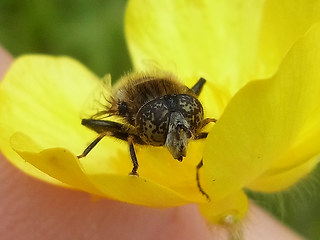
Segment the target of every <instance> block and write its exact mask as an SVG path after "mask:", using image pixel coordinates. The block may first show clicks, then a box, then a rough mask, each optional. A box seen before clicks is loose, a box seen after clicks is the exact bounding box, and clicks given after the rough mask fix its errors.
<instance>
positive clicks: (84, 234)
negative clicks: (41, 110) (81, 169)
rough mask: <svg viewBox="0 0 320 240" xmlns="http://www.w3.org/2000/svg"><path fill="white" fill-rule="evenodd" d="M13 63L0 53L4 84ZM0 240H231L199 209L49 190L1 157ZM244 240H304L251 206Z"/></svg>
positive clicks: (59, 189) (244, 230)
mask: <svg viewBox="0 0 320 240" xmlns="http://www.w3.org/2000/svg"><path fill="white" fill-rule="evenodd" d="M12 60H13V58H12V57H11V56H10V54H8V53H7V52H6V51H5V50H3V49H1V48H0V79H1V78H2V77H3V76H4V74H5V72H6V70H7V69H8V67H9V66H10V63H11V62H12ZM0 169H1V174H0V196H1V197H0V236H1V239H3V240H7V239H15V240H20V239H21V240H22V239H23V240H34V239H47V240H50V239H54V240H62V239H80V240H81V239H91V240H95V239H106V238H108V239H120V240H121V239H126V240H127V239H129V240H130V239H140V240H147V239H155V240H158V239H159V240H160V239H169V240H170V239H185V240H189V239H190V240H194V239H203V240H206V239H221V240H223V239H229V231H228V230H227V229H225V228H223V227H221V226H213V225H208V224H207V223H206V222H205V219H204V218H203V217H202V216H201V215H200V213H199V211H198V209H197V206H196V205H187V206H183V207H176V208H169V209H154V208H147V207H142V206H134V205H129V204H125V203H120V202H116V201H112V200H108V199H93V198H92V197H91V196H90V195H88V194H87V193H83V192H79V191H73V190H69V189H64V188H60V187H56V186H52V185H49V184H46V183H44V182H41V181H38V180H36V179H34V178H31V177H29V176H27V175H26V174H24V173H22V172H21V171H19V170H18V169H16V168H15V167H13V166H12V165H11V163H9V162H8V161H7V160H6V159H5V158H4V157H3V156H2V155H0ZM242 227H243V239H247V240H250V239H260V240H264V239H275V240H276V239H291V240H298V239H302V238H301V237H299V236H297V235H296V234H295V233H293V232H292V231H291V230H289V229H287V228H286V227H285V226H283V225H282V224H281V223H279V222H277V221H276V220H275V219H273V218H272V217H271V216H270V215H269V214H267V213H266V212H264V211H263V210H261V209H260V208H259V207H257V206H255V205H254V204H253V203H250V207H249V212H248V216H247V218H246V219H245V220H244V222H243V223H242Z"/></svg>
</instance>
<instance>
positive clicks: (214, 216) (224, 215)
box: [199, 191, 248, 225]
mask: <svg viewBox="0 0 320 240" xmlns="http://www.w3.org/2000/svg"><path fill="white" fill-rule="evenodd" d="M199 206H200V211H201V213H202V214H203V215H204V216H205V217H206V218H207V219H208V220H209V221H210V222H211V223H218V224H223V225H226V224H227V225H228V224H234V223H237V222H238V221H240V220H241V219H243V217H244V215H245V214H246V212H247V210H248V198H247V196H246V195H245V194H244V193H243V192H242V191H239V192H237V193H234V194H231V195H229V196H228V197H226V198H224V199H221V200H219V201H211V202H210V203H207V204H200V205H199Z"/></svg>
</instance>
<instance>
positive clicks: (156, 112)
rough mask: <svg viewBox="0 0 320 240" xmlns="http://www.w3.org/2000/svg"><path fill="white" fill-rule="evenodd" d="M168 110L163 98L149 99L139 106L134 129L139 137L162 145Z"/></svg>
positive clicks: (166, 127)
mask: <svg viewBox="0 0 320 240" xmlns="http://www.w3.org/2000/svg"><path fill="white" fill-rule="evenodd" d="M169 120H170V112H169V109H168V106H167V104H166V102H165V100H164V99H157V100H154V101H151V102H149V103H147V104H145V105H144V106H142V107H141V108H140V110H139V111H138V113H137V116H136V129H137V132H138V134H139V135H140V137H141V139H142V140H144V141H145V142H146V143H148V144H152V145H155V146H161V145H164V143H165V141H166V134H167V131H168V124H169Z"/></svg>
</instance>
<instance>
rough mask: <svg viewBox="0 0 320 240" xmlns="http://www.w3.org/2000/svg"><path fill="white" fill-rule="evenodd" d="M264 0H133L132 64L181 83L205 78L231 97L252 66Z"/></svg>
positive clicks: (130, 9)
mask: <svg viewBox="0 0 320 240" xmlns="http://www.w3.org/2000/svg"><path fill="white" fill-rule="evenodd" d="M263 3H264V1H263V0H261V1H260V0H259V1H257V0H251V1H241V0H239V1H205V0H200V1H188V0H182V1H171V0H163V1H148V0H131V1H129V4H128V8H127V12H126V21H125V23H126V36H127V40H128V45H129V50H130V52H131V56H132V58H133V63H134V66H135V68H136V69H146V68H148V65H149V66H150V65H151V67H155V66H156V67H159V68H161V69H166V70H168V71H172V72H174V73H177V74H178V75H179V76H181V78H182V79H183V80H184V81H185V82H187V81H188V80H191V79H198V78H199V77H204V78H206V79H207V80H208V81H210V82H211V83H212V84H215V86H216V88H218V89H224V91H225V94H226V98H227V97H230V95H232V94H233V93H234V92H235V91H236V90H238V89H239V87H240V86H242V85H243V84H244V83H245V82H247V81H248V76H249V75H251V73H252V71H253V70H252V66H253V65H254V64H255V62H254V61H255V57H256V50H257V47H258V45H257V43H258V40H259V34H258V33H259V31H260V19H261V17H262V14H263ZM152 65H153V66H152ZM190 84H191V83H190ZM221 91H222V90H221ZM211 99H212V98H211Z"/></svg>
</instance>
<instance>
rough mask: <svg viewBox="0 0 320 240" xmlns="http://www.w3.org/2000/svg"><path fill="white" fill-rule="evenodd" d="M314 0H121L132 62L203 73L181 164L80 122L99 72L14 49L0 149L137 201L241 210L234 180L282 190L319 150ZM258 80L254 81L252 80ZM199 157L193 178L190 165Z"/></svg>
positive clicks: (239, 213) (221, 215) (209, 213)
mask: <svg viewBox="0 0 320 240" xmlns="http://www.w3.org/2000/svg"><path fill="white" fill-rule="evenodd" d="M319 10H320V3H319V2H318V1H282V2H281V3H279V2H278V1H271V0H270V1H256V0H252V1H230V2H229V1H205V0H199V1H190V0H179V1H172V0H161V1H148V0H131V1H129V3H128V8H127V15H126V34H127V40H128V45H129V49H130V52H131V54H132V59H133V63H134V66H135V69H136V70H138V71H139V70H147V69H148V68H155V67H157V68H160V69H164V70H166V71H171V72H173V73H174V74H176V75H177V76H179V78H180V79H181V81H183V82H184V83H185V84H186V85H188V86H192V84H193V83H195V82H196V81H197V79H199V78H200V77H204V78H205V79H207V81H208V82H207V83H206V85H205V87H204V90H203V93H201V96H200V100H201V101H202V103H203V105H204V107H205V111H206V115H207V116H208V117H216V118H219V121H218V123H217V124H216V125H214V126H213V127H212V130H211V131H210V134H209V136H208V138H207V139H206V140H205V141H204V140H201V141H198V142H192V143H190V145H189V149H188V156H187V158H186V159H184V161H183V162H182V163H179V162H178V161H176V160H174V159H173V158H172V156H171V155H170V153H169V152H168V151H167V150H166V149H162V148H155V147H143V148H139V147H137V157H138V160H139V163H140V168H139V174H140V177H139V178H137V177H132V176H128V173H129V172H130V170H131V168H132V164H131V160H130V155H129V150H128V146H127V144H126V143H123V142H119V141H118V140H114V139H112V138H108V137H105V138H104V139H103V140H102V142H101V143H99V145H98V146H97V147H95V148H94V150H93V151H92V152H90V154H89V155H88V156H87V157H86V158H84V159H81V160H80V161H79V160H78V158H77V157H76V155H78V154H80V153H81V152H82V151H83V150H84V148H85V147H86V146H87V145H88V143H90V141H92V140H93V139H94V138H95V137H96V134H95V133H94V132H92V131H90V130H89V129H87V128H85V127H84V126H82V125H81V124H80V122H81V119H80V116H81V113H82V111H83V108H84V106H85V104H86V102H87V101H88V99H89V98H90V96H91V95H92V93H93V92H94V89H95V88H96V87H97V85H98V84H99V79H98V78H97V77H96V76H94V75H93V74H92V73H91V72H89V71H88V70H87V69H86V68H85V67H83V66H82V65H81V64H80V63H78V62H76V61H74V60H72V59H69V58H66V57H59V58H56V57H50V56H36V55H34V56H25V57H21V58H19V59H17V60H16V61H15V63H14V64H13V66H12V67H11V69H10V70H9V72H8V74H7V75H6V77H5V79H4V80H3V82H2V83H1V85H0V116H1V118H0V132H1V138H0V149H1V151H2V152H3V153H4V154H5V156H6V157H7V158H8V159H9V160H10V161H11V162H12V163H13V164H15V165H16V166H17V167H18V168H20V169H21V170H22V171H24V172H26V173H28V174H30V175H32V176H34V177H36V178H39V179H42V180H44V181H47V182H49V183H53V184H57V185H61V186H65V187H70V188H74V189H79V190H83V191H87V192H89V193H91V194H94V195H98V196H102V197H108V198H113V199H116V200H119V201H124V202H128V203H133V204H140V205H146V206H161V207H169V206H177V205H182V204H186V203H198V204H199V206H200V209H201V211H202V213H203V214H204V215H205V216H206V217H207V218H208V219H209V220H210V221H212V222H219V221H220V222H221V221H223V222H226V221H230V220H237V219H240V218H241V217H243V215H244V214H245V212H246V209H247V204H248V203H247V197H246V196H245V194H244V193H243V188H248V189H252V190H255V191H262V192H275V191H281V190H284V189H287V188H289V187H290V186H291V185H293V184H294V183H296V182H297V181H298V180H299V179H301V178H302V177H303V176H305V175H306V174H308V173H309V172H310V171H311V170H312V169H313V168H314V166H315V165H316V164H317V163H318V158H317V156H318V155H319V152H320V142H319V141H318V139H319V137H320V111H319V109H320V101H319V100H320V99H319V98H320V97H319V96H320V70H318V69H319V68H318V63H319V62H320V26H319V25H318V24H316V22H317V21H319V18H320V14H318V13H319ZM256 79H265V80H256ZM202 157H203V163H204V165H203V168H202V169H201V170H200V176H201V177H200V182H201V184H202V187H203V188H204V189H205V191H206V192H207V193H208V194H209V195H210V198H211V201H210V202H207V199H206V197H205V196H203V195H202V194H201V193H200V191H199V189H198V187H197V182H196V179H195V178H196V165H197V164H198V163H199V161H200V160H201V159H202Z"/></svg>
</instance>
